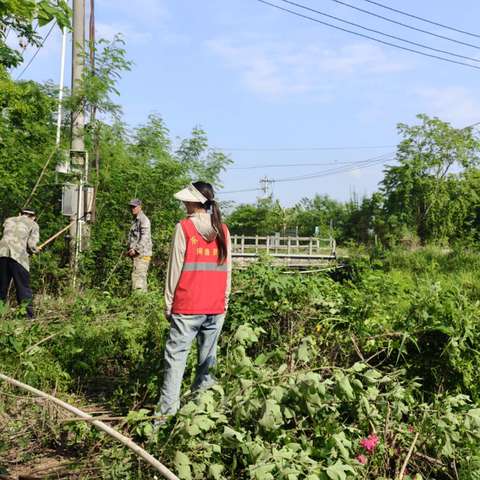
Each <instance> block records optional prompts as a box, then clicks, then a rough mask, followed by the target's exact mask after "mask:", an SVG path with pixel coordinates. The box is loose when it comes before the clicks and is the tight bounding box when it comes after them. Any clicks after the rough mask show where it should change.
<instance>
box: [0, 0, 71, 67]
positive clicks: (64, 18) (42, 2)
mask: <svg viewBox="0 0 480 480" xmlns="http://www.w3.org/2000/svg"><path fill="white" fill-rule="evenodd" d="M70 16H71V12H70V8H69V7H68V3H67V2H66V1H65V0H58V1H56V0H0V66H1V65H3V66H4V67H7V68H10V67H16V66H18V65H19V64H20V63H22V62H23V52H24V51H25V48H26V46H27V45H28V44H30V45H33V46H35V47H40V46H41V45H42V37H41V36H40V35H39V34H38V33H37V28H38V27H43V26H45V25H47V24H49V23H50V22H52V21H55V22H57V24H58V26H59V27H60V28H63V27H68V26H69V25H70ZM35 21H36V22H37V26H36V27H34V25H33V24H34V22H35ZM10 33H13V34H15V35H16V37H17V38H18V40H19V45H18V47H17V48H12V47H10V46H8V45H7V43H6V41H7V37H8V36H9V34H10Z"/></svg>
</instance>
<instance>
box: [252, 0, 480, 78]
mask: <svg viewBox="0 0 480 480" xmlns="http://www.w3.org/2000/svg"><path fill="white" fill-rule="evenodd" d="M257 2H260V3H264V4H265V5H269V6H270V7H273V8H276V9H278V10H282V11H284V12H288V13H290V14H292V15H296V16H297V17H301V18H304V19H306V20H311V21H312V22H316V23H320V24H322V25H325V26H327V27H330V28H334V29H336V30H341V31H342V32H347V33H351V34H353V35H357V36H358V37H362V38H367V39H369V40H373V41H374V42H378V43H381V44H383V45H388V46H390V47H394V48H399V49H400V50H405V51H407V52H412V53H417V54H419V55H423V56H424V57H429V58H435V59H437V60H442V61H444V62H449V63H454V64H456V65H463V66H465V67H470V68H474V69H476V70H480V67H478V66H477V65H471V64H469V63H465V62H460V61H457V60H452V59H450V58H445V57H440V56H438V55H433V54H430V53H425V52H422V51H420V50H415V49H413V48H408V47H402V46H401V45H398V44H396V43H391V42H387V41H385V40H381V39H379V38H375V37H371V36H370V35H365V34H363V33H360V32H355V31H353V30H349V29H347V28H343V27H339V26H338V25H333V24H332V23H328V22H324V21H322V20H319V19H318V18H314V17H310V16H308V15H304V14H302V13H299V12H295V11H294V10H290V9H288V8H284V7H281V6H280V5H276V4H274V3H270V2H267V1H266V0H257Z"/></svg>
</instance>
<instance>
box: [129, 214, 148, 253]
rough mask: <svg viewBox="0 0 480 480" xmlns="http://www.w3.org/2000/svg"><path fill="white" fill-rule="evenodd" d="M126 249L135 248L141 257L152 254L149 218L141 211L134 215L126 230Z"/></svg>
mask: <svg viewBox="0 0 480 480" xmlns="http://www.w3.org/2000/svg"><path fill="white" fill-rule="evenodd" d="M128 249H129V250H135V251H136V252H137V253H138V254H139V255H140V256H142V257H151V256H152V235H151V228H150V220H149V219H148V217H147V216H146V215H145V214H144V213H143V211H141V212H140V213H139V214H138V215H137V216H136V217H135V219H134V220H133V222H132V226H131V227H130V231H129V232H128Z"/></svg>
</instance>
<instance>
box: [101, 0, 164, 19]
mask: <svg viewBox="0 0 480 480" xmlns="http://www.w3.org/2000/svg"><path fill="white" fill-rule="evenodd" d="M102 7H103V8H109V9H111V10H113V11H114V12H115V13H120V14H121V16H122V17H124V16H125V15H127V16H128V18H129V20H131V21H133V22H134V23H136V22H138V21H139V22H141V23H144V24H152V23H157V22H158V21H160V20H165V19H166V18H167V17H168V10H167V7H166V5H165V2H164V1H163V0H135V2H132V0H103V2H102Z"/></svg>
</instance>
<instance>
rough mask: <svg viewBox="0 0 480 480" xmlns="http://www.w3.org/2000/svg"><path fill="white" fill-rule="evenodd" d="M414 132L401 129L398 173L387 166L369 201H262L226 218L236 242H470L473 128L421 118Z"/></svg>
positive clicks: (475, 163)
mask: <svg viewBox="0 0 480 480" xmlns="http://www.w3.org/2000/svg"><path fill="white" fill-rule="evenodd" d="M417 118H418V120H419V123H418V124H417V125H412V126H409V125H405V124H399V125H398V130H399V133H400V135H401V136H402V140H401V142H400V144H399V145H398V147H397V152H396V162H395V165H392V166H387V167H386V168H385V170H384V177H383V180H382V181H381V182H380V185H379V190H378V191H377V192H375V193H373V194H372V195H371V196H366V197H363V198H356V197H354V198H352V199H350V200H349V201H348V202H339V201H337V200H334V199H332V198H330V197H328V196H326V195H320V194H317V195H315V196H314V197H313V198H304V199H303V200H301V201H300V202H299V203H297V204H296V205H294V206H293V207H285V208H284V207H282V206H281V204H280V202H279V201H274V200H271V199H266V200H265V199H264V200H259V201H258V203H256V204H244V205H239V206H238V207H236V208H235V209H234V210H233V211H232V212H231V213H230V215H229V224H230V228H231V229H232V231H233V232H234V233H237V234H249V235H267V234H273V233H274V232H280V233H283V232H290V233H291V232H297V231H298V234H299V235H302V236H311V235H314V234H315V233H317V234H318V235H320V236H328V235H330V234H332V235H333V236H334V237H335V238H336V239H337V241H339V242H343V243H346V242H355V243H373V242H377V243H381V244H383V245H386V246H388V245H392V244H395V243H399V242H414V243H420V244H426V243H432V242H434V243H444V244H447V243H451V242H456V241H463V242H467V243H468V242H474V241H476V240H477V239H478V237H479V233H480V227H479V220H480V170H479V162H480V156H479V154H480V139H479V136H478V134H477V133H476V132H475V130H474V128H472V127H469V128H463V129H456V128H454V127H452V126H451V125H450V124H448V123H446V122H443V121H441V120H440V119H438V118H430V117H428V116H427V115H423V114H422V115H418V117H417Z"/></svg>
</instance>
